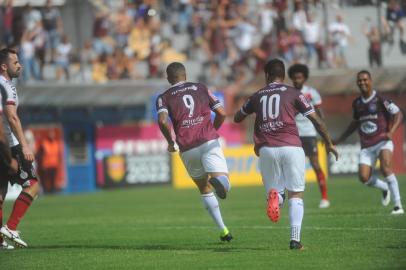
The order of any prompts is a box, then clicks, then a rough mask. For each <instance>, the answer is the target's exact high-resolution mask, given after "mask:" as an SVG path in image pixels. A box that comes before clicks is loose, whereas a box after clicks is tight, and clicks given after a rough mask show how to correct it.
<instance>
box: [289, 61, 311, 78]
mask: <svg viewBox="0 0 406 270" xmlns="http://www.w3.org/2000/svg"><path fill="white" fill-rule="evenodd" d="M296 73H302V74H303V76H304V77H305V79H307V78H309V68H308V67H307V66H306V65H304V64H294V65H293V66H291V67H290V68H289V69H288V75H289V78H291V79H292V78H293V76H294V75H295V74H296Z"/></svg>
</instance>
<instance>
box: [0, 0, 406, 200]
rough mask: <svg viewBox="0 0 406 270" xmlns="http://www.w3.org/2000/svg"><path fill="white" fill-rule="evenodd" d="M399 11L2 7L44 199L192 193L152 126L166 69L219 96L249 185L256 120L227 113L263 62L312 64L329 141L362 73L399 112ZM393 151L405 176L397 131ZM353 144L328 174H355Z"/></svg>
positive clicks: (212, 5)
mask: <svg viewBox="0 0 406 270" xmlns="http://www.w3.org/2000/svg"><path fill="white" fill-rule="evenodd" d="M405 10H406V1H404V0H402V1H400V0H398V1H397V0H388V1H378V0H375V1H373V0H370V1H368V0H358V1H357V0H347V1H345V0H341V1H334V0H332V1H323V0H319V1H316V0H314V1H310V0H308V1H305V0H273V1H272V0H268V1H267V0H256V1H246V0H245V1H244V0H217V1H214V0H212V1H209V0H206V1H204V0H150V1H147V0H145V1H141V0H140V1H137V0H125V1H124V0H86V1H85V0H53V1H50V0H48V1H46V0H26V1H25V0H14V1H13V0H0V47H13V48H15V49H16V50H18V52H19V57H20V61H21V63H22V64H23V66H24V70H23V74H22V76H21V78H19V79H18V81H16V84H17V85H18V91H19V98H20V108H19V110H20V112H19V113H20V117H21V119H22V122H23V125H24V127H25V128H26V136H27V138H28V139H29V141H30V142H31V145H32V148H33V149H34V151H35V153H36V156H37V165H38V172H39V174H40V176H41V179H42V183H43V191H44V193H56V192H57V193H71V192H87V191H94V190H96V189H98V188H115V187H124V186H143V185H156V184H158V185H173V186H174V187H177V188H183V187H190V186H192V182H191V181H190V180H189V179H188V177H187V175H186V172H185V170H184V168H183V165H182V164H181V163H180V160H179V158H178V156H177V155H169V154H168V153H167V152H166V141H165V140H164V138H163V137H162V135H161V134H160V132H159V128H158V127H157V125H156V124H155V120H156V112H155V111H154V110H155V99H156V97H157V95H158V94H159V93H161V92H162V91H164V90H165V89H166V88H167V87H168V86H169V85H168V83H167V82H166V78H165V74H164V72H165V68H166V66H167V65H168V64H169V63H170V62H173V61H179V62H183V63H184V64H185V66H186V68H187V72H188V80H190V81H199V82H203V83H205V84H207V85H208V86H209V87H210V89H211V90H212V91H213V92H214V93H215V94H216V95H217V96H218V97H219V98H220V99H221V100H222V101H223V103H224V105H225V108H226V110H227V112H228V115H229V116H230V117H229V119H227V121H226V123H225V124H224V126H223V127H222V128H221V130H220V134H221V138H222V142H223V145H224V149H225V153H226V158H227V162H228V165H229V169H230V172H231V179H232V182H234V185H237V186H238V185H256V184H260V176H259V173H258V169H257V160H256V157H255V156H254V153H253V150H252V145H251V144H252V138H251V134H252V130H251V129H252V124H253V123H252V118H251V119H250V121H247V123H245V124H244V125H235V124H233V123H232V121H231V119H232V118H231V117H232V115H233V114H234V112H235V111H236V110H237V108H238V107H239V106H240V105H241V104H242V102H243V101H244V100H245V99H246V98H247V97H248V96H249V95H250V94H252V93H253V92H254V91H256V90H257V89H259V88H260V87H262V86H263V85H264V83H265V79H264V76H263V72H262V68H263V65H264V63H266V61H267V60H268V59H270V58H274V57H278V58H281V59H283V60H284V61H285V63H286V64H287V65H291V64H293V63H305V64H308V65H309V67H310V78H309V81H308V84H309V85H311V86H313V87H315V88H316V89H318V90H319V92H320V93H321V95H322V98H323V104H322V109H323V110H324V113H325V115H326V122H327V126H328V128H329V130H330V131H331V133H332V134H333V136H337V135H338V134H339V133H341V132H342V131H343V129H344V128H346V126H347V124H348V123H349V121H350V120H351V117H352V116H351V103H352V100H353V99H354V98H355V97H356V96H357V95H358V90H357V87H356V84H355V76H356V73H357V72H358V71H359V70H360V69H368V70H370V71H371V73H372V76H373V82H374V86H375V88H376V89H377V90H378V91H380V92H381V93H382V94H383V95H384V96H387V97H389V98H391V99H392V100H393V101H394V102H395V103H396V104H397V105H398V106H399V107H400V108H401V109H403V110H404V108H406V72H405V71H406V38H405V34H404V31H405V27H406V23H405ZM286 82H287V83H290V81H289V79H288V78H287V79H286ZM395 145H396V146H395V153H394V154H395V157H394V168H395V171H396V172H397V173H406V164H405V158H404V156H405V151H406V147H405V132H404V125H402V126H401V128H400V129H399V130H398V132H397V134H396V136H395ZM319 147H320V149H321V150H323V148H322V145H320V146H319ZM359 148H360V147H359V144H358V136H357V134H354V135H353V136H352V137H351V138H350V139H349V140H347V142H346V144H343V145H340V146H339V151H340V154H341V161H339V162H332V161H330V160H329V159H328V157H326V155H325V154H324V155H321V163H322V164H323V166H324V169H325V170H326V171H328V173H329V174H330V175H346V174H356V172H357V169H358V166H357V162H358V151H359ZM321 152H323V151H321ZM307 168H308V171H307V174H306V178H307V180H308V181H314V180H315V176H314V175H313V174H312V171H311V170H310V165H309V164H307ZM9 196H12V193H10V194H9Z"/></svg>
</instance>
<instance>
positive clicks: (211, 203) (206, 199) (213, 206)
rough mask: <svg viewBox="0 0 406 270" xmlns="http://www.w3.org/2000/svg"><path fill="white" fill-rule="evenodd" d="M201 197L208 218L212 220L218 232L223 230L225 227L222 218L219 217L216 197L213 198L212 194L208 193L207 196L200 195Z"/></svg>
mask: <svg viewBox="0 0 406 270" xmlns="http://www.w3.org/2000/svg"><path fill="white" fill-rule="evenodd" d="M201 196H202V201H203V204H204V206H205V207H206V209H207V211H208V212H209V214H210V216H211V217H212V218H213V220H214V222H216V224H217V226H218V227H219V228H220V230H224V229H225V228H226V226H225V225H224V222H223V218H222V217H221V213H220V206H219V202H218V201H217V198H216V196H214V193H213V192H210V193H208V194H201Z"/></svg>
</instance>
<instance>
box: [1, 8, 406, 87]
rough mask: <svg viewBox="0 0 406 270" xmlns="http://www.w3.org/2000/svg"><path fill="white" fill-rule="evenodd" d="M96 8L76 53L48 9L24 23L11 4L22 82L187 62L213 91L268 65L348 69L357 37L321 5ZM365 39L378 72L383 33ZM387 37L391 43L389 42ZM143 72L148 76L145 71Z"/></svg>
mask: <svg viewBox="0 0 406 270" xmlns="http://www.w3.org/2000/svg"><path fill="white" fill-rule="evenodd" d="M92 2H95V1H92ZM98 2H102V3H103V5H99V6H97V7H96V6H95V7H94V20H93V26H92V27H93V28H92V37H89V39H88V40H86V41H85V42H84V44H81V45H80V46H78V47H79V48H73V46H72V44H71V43H70V41H69V37H68V35H66V33H65V32H64V29H63V24H62V19H61V14H60V11H59V10H58V8H56V7H54V6H53V5H52V2H51V0H48V1H47V4H46V6H45V7H44V8H42V9H37V8H32V7H31V6H30V5H26V6H25V7H24V9H23V11H22V13H21V14H22V15H21V16H19V18H15V17H14V18H13V16H14V15H15V14H13V0H6V1H5V3H4V4H3V7H2V9H1V12H0V18H1V20H2V27H1V31H0V32H1V37H2V38H1V40H0V43H2V44H3V45H6V46H15V47H17V48H18V50H19V52H20V57H21V61H22V63H23V65H24V67H25V68H24V72H23V78H22V79H23V81H29V80H42V79H43V78H44V76H43V68H44V65H45V64H51V65H54V67H55V69H56V72H55V79H56V80H60V79H63V78H64V79H66V80H69V79H70V78H71V77H72V76H71V75H72V74H70V71H71V70H72V66H73V65H75V64H76V65H77V66H78V68H77V70H78V74H80V76H81V78H82V80H84V81H93V82H97V83H103V82H106V81H108V80H118V79H140V78H157V77H162V74H163V71H164V68H165V66H166V65H167V64H168V63H169V62H172V61H181V62H184V61H186V60H189V61H194V62H196V63H199V65H201V66H202V68H201V72H199V73H200V74H201V77H200V78H199V79H200V80H202V81H205V82H210V83H211V84H213V85H216V86H221V85H225V84H227V83H228V82H230V81H234V82H235V81H243V80H245V79H247V78H249V77H252V76H255V74H256V73H258V72H260V71H261V70H262V67H263V65H264V63H265V62H266V61H267V60H268V59H269V58H271V57H280V58H282V59H284V60H285V61H286V63H287V64H293V63H297V62H300V63H306V64H309V65H310V66H313V67H318V68H341V67H346V66H347V61H346V57H345V55H346V49H347V46H348V44H349V43H350V42H351V32H350V29H349V27H348V26H347V24H346V23H345V18H344V17H343V15H342V14H340V13H337V14H336V15H335V16H336V19H335V20H334V21H333V22H331V23H330V24H328V25H326V24H325V23H324V22H323V19H324V17H323V6H322V5H323V1H318V0H313V1H312V0H292V1H288V0H257V1H255V2H254V1H247V0H212V1H209V0H176V1H175V0H160V1H159V0H125V1H119V0H116V1H111V0H104V1H102V0H101V1H98ZM113 2H114V5H113V4H112V3H113ZM333 2H334V1H333ZM335 2H337V3H341V2H347V4H357V3H359V4H364V3H360V2H371V1H335ZM392 2H393V3H392ZM403 2H405V1H402V4H403ZM399 3H400V2H399V1H396V0H394V1H392V0H390V1H389V3H388V10H389V11H388V15H387V16H386V20H385V21H386V22H388V24H387V25H388V27H389V28H388V29H389V30H388V31H389V32H388V33H390V31H392V33H393V31H395V29H398V30H399V32H400V34H401V36H402V35H403V27H402V24H401V23H400V21H401V19H402V18H403V17H404V12H403V11H402V7H401V5H400V4H399ZM366 4H372V3H366ZM392 9H393V11H392V12H390V10H392ZM84 27H85V26H84ZM364 33H365V35H366V37H367V38H368V40H369V41H370V48H369V58H370V62H371V65H372V64H374V63H375V64H377V65H378V66H380V65H381V64H382V61H381V56H380V55H379V54H378V51H379V53H380V43H381V42H382V38H381V37H380V32H379V31H377V28H376V26H372V25H367V26H365V27H364ZM69 34H71V35H73V34H74V33H69ZM392 37H393V35H392ZM385 38H386V39H387V40H388V42H391V41H390V38H391V35H390V34H388V35H386V36H385ZM378 49H379V50H378ZM140 65H141V66H143V67H144V69H145V70H146V72H140V69H139V68H137V67H139V66H140Z"/></svg>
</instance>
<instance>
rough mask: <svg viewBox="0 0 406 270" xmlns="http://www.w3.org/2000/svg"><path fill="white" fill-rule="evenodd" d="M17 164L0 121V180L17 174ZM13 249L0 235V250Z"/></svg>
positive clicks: (0, 108)
mask: <svg viewBox="0 0 406 270" xmlns="http://www.w3.org/2000/svg"><path fill="white" fill-rule="evenodd" d="M2 113H3V106H2V98H1V93H0V115H1V114H2ZM17 170H18V163H17V161H16V160H15V159H14V158H12V157H11V153H10V147H9V145H8V141H7V138H6V135H5V132H4V126H3V121H0V179H2V178H3V177H8V176H9V175H11V174H15V173H17ZM3 200H4V199H3V198H2V197H0V217H1V213H2V211H3V209H2V202H3ZM4 249H14V246H12V245H10V244H8V243H7V242H6V240H4V239H3V237H2V236H1V235H0V250H4Z"/></svg>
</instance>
